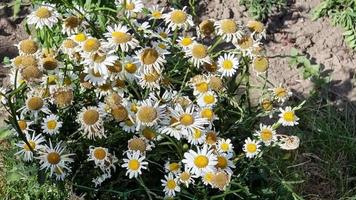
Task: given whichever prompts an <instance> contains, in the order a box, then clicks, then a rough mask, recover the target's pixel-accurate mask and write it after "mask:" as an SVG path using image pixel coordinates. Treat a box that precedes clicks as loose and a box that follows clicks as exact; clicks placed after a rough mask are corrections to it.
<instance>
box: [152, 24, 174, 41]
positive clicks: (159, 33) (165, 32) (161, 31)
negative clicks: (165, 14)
mask: <svg viewBox="0 0 356 200" xmlns="http://www.w3.org/2000/svg"><path fill="white" fill-rule="evenodd" d="M154 35H155V36H156V37H157V38H160V39H162V40H164V41H170V40H171V39H170V37H169V36H171V35H172V34H171V30H170V29H168V28H162V27H158V28H157V29H156V31H155V34H154Z"/></svg>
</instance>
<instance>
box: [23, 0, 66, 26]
mask: <svg viewBox="0 0 356 200" xmlns="http://www.w3.org/2000/svg"><path fill="white" fill-rule="evenodd" d="M55 7H56V6H55V5H53V4H43V5H42V6H40V7H39V8H37V10H35V11H33V12H32V13H31V14H30V15H28V19H27V23H28V24H30V25H35V26H36V28H38V29H42V28H43V27H44V26H47V27H49V28H52V27H53V26H54V25H55V24H56V23H57V22H58V18H59V14H58V12H57V11H56V10H55Z"/></svg>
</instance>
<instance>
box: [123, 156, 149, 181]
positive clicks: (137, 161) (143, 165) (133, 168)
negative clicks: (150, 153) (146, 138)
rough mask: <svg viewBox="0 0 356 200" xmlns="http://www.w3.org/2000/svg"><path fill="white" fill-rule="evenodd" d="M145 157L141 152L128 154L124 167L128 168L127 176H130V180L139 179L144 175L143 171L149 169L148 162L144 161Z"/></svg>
mask: <svg viewBox="0 0 356 200" xmlns="http://www.w3.org/2000/svg"><path fill="white" fill-rule="evenodd" d="M145 158H146V157H145V156H144V155H141V153H140V151H134V152H128V153H127V159H126V158H124V159H123V161H124V162H125V163H124V164H123V165H122V167H123V168H126V169H127V171H126V176H127V175H129V178H130V179H131V178H133V177H135V178H137V177H138V175H140V174H142V172H141V170H142V169H147V165H148V162H146V161H144V160H145Z"/></svg>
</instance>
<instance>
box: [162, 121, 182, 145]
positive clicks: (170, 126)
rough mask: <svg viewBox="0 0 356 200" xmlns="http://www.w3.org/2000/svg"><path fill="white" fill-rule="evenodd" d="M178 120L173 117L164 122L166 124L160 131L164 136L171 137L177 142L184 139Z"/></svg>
mask: <svg viewBox="0 0 356 200" xmlns="http://www.w3.org/2000/svg"><path fill="white" fill-rule="evenodd" d="M177 122H178V119H176V118H174V117H171V118H169V119H168V118H167V119H166V120H164V121H163V122H162V124H164V126H162V127H161V128H160V129H159V131H160V132H161V133H162V134H166V135H169V136H171V137H174V138H176V139H177V140H180V139H181V138H182V137H183V134H182V131H181V130H182V128H181V127H178V124H177Z"/></svg>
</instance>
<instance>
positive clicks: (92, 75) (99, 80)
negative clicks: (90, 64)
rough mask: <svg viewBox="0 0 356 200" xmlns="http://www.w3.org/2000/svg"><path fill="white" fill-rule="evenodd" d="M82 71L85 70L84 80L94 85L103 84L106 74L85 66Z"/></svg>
mask: <svg viewBox="0 0 356 200" xmlns="http://www.w3.org/2000/svg"><path fill="white" fill-rule="evenodd" d="M84 72H86V74H85V77H84V81H88V82H89V83H91V84H92V85H94V86H101V85H104V84H105V83H106V80H107V78H108V76H107V75H105V74H101V73H100V72H99V71H95V70H94V69H91V68H86V69H85V70H84Z"/></svg>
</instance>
